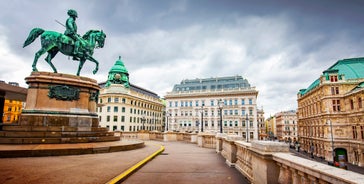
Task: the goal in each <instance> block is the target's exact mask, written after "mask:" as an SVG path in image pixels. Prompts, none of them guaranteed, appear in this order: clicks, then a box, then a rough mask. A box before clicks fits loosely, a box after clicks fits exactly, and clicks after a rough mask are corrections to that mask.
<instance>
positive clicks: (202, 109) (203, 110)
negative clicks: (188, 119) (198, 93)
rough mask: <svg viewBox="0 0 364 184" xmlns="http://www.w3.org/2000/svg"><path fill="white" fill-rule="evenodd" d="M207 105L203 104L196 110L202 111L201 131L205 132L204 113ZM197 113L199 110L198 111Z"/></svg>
mask: <svg viewBox="0 0 364 184" xmlns="http://www.w3.org/2000/svg"><path fill="white" fill-rule="evenodd" d="M204 106H205V104H202V106H201V109H196V111H200V113H201V132H203V125H204V122H203V113H204V112H205V109H204V108H203V107H204ZM196 113H197V112H196Z"/></svg>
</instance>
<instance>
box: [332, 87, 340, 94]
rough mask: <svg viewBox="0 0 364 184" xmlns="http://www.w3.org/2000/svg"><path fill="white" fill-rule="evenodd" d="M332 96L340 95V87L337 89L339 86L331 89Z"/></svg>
mask: <svg viewBox="0 0 364 184" xmlns="http://www.w3.org/2000/svg"><path fill="white" fill-rule="evenodd" d="M331 94H332V95H338V94H339V87H337V86H333V87H331Z"/></svg>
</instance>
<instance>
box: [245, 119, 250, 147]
mask: <svg viewBox="0 0 364 184" xmlns="http://www.w3.org/2000/svg"><path fill="white" fill-rule="evenodd" d="M248 121H249V117H248V113H246V117H245V122H246V142H249V136H250V135H249V122H248Z"/></svg>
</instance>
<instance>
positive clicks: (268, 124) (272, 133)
mask: <svg viewBox="0 0 364 184" xmlns="http://www.w3.org/2000/svg"><path fill="white" fill-rule="evenodd" d="M265 130H266V133H267V139H268V140H275V139H276V138H277V131H276V117H275V116H271V117H269V118H267V119H266V120H265Z"/></svg>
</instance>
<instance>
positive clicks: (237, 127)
mask: <svg viewBox="0 0 364 184" xmlns="http://www.w3.org/2000/svg"><path fill="white" fill-rule="evenodd" d="M257 96H258V91H257V90H256V89H255V87H251V86H250V84H249V83H248V81H247V80H246V79H244V78H242V77H241V76H231V77H216V78H205V79H192V80H189V79H186V80H183V81H182V82H181V83H180V84H176V85H175V86H174V88H173V91H172V92H169V93H167V95H166V96H165V100H166V115H167V122H168V130H169V131H180V132H202V131H203V132H212V133H216V132H220V119H221V118H222V131H223V132H224V133H228V134H236V135H239V136H242V137H244V138H245V139H246V138H247V136H246V135H249V140H252V139H258V120H257V117H258V109H257V104H256V102H257ZM219 105H220V107H221V108H220V107H219ZM220 110H221V112H222V117H220ZM260 114H264V112H263V110H261V112H260ZM201 122H202V123H201ZM166 128H167V127H166Z"/></svg>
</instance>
